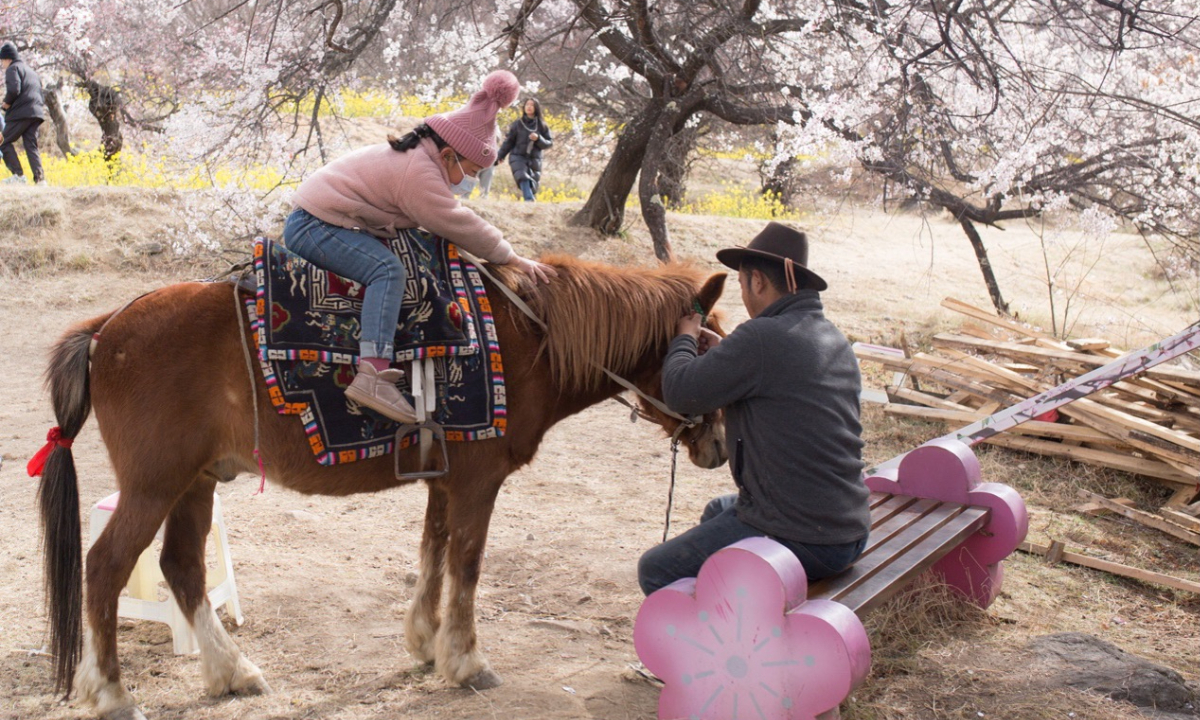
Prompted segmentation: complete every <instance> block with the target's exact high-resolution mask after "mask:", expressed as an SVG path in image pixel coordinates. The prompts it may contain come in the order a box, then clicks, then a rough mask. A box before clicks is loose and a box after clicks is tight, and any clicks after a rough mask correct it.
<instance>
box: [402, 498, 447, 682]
mask: <svg viewBox="0 0 1200 720" xmlns="http://www.w3.org/2000/svg"><path fill="white" fill-rule="evenodd" d="M448 502H449V496H448V495H447V494H446V489H445V487H443V486H442V485H441V483H436V482H430V483H429V501H428V503H427V504H426V505H425V531H424V535H423V536H422V537H421V572H420V574H419V575H418V577H417V593H416V597H414V598H413V602H412V605H411V606H410V607H409V609H408V615H407V616H405V618H404V640H405V644H406V645H407V646H408V651H409V652H410V653H412V655H413V657H415V658H416V659H417V660H419V661H420V662H424V663H429V662H433V660H434V654H435V653H434V638H435V637H437V632H438V626H439V624H440V619H439V615H438V609H439V606H440V605H441V603H442V580H443V578H444V576H445V575H444V574H445V570H446V543H447V541H448V540H449V532H448V529H447V526H446V508H447V504H448Z"/></svg>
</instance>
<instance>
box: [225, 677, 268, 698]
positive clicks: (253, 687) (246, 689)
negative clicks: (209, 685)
mask: <svg viewBox="0 0 1200 720" xmlns="http://www.w3.org/2000/svg"><path fill="white" fill-rule="evenodd" d="M230 692H232V693H233V694H234V695H237V696H238V697H254V696H256V695H270V694H271V692H272V690H271V686H270V685H268V684H267V681H266V680H264V679H263V678H261V677H259V678H256V679H254V680H253V681H251V682H248V683H246V684H244V685H242V686H241V687H236V688H231V689H230Z"/></svg>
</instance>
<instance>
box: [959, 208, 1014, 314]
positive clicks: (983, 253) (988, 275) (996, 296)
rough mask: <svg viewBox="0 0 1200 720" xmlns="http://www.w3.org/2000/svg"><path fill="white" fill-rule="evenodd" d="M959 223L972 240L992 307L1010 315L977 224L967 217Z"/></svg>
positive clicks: (960, 219)
mask: <svg viewBox="0 0 1200 720" xmlns="http://www.w3.org/2000/svg"><path fill="white" fill-rule="evenodd" d="M958 223H959V225H962V229H963V232H965V233H966V234H967V239H968V240H970V241H971V247H972V248H974V250H975V260H976V261H977V262H978V263H979V270H980V272H982V273H983V283H984V285H987V289H988V295H990V296H991V298H992V307H994V308H996V312H998V313H1000V314H1001V315H1003V316H1005V317H1010V315H1009V312H1008V303H1006V302H1004V298H1003V297H1002V296H1001V295H1000V285H999V284H998V283H997V282H996V275H995V273H993V272H992V263H991V261H990V260H988V255H987V248H985V247H984V246H983V238H981V237H980V236H979V231H978V230H976V229H975V225H974V224H973V223H972V222H971V221H970V220H968V219H967V218H965V217H962V218H959V219H958Z"/></svg>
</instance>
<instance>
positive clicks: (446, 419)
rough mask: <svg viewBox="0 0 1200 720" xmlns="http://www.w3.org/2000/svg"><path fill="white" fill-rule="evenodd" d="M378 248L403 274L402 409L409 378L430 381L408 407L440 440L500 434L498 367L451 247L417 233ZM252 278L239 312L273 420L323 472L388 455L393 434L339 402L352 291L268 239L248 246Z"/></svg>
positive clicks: (354, 319)
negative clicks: (420, 413)
mask: <svg viewBox="0 0 1200 720" xmlns="http://www.w3.org/2000/svg"><path fill="white" fill-rule="evenodd" d="M389 245H390V247H391V249H392V251H393V252H395V253H396V255H397V256H399V257H400V259H401V260H402V261H403V263H404V266H405V269H406V270H407V271H408V281H407V283H406V287H405V292H404V301H403V304H402V305H401V310H400V322H399V324H398V325H397V328H396V340H395V347H396V358H395V361H396V362H397V363H399V364H400V366H401V367H402V368H404V370H405V379H404V382H403V383H402V385H401V388H400V389H401V390H402V391H403V392H405V393H406V394H408V395H409V396H410V398H411V393H412V378H413V375H414V370H416V371H417V372H420V373H421V374H422V375H423V376H424V377H432V378H433V379H434V382H433V387H432V388H427V389H425V390H424V392H425V395H424V396H423V397H421V398H419V399H417V400H418V401H420V402H421V403H422V404H424V405H425V407H426V408H429V411H428V413H427V416H428V419H430V420H433V421H435V422H438V423H440V424H441V425H442V427H443V428H444V429H445V430H446V439H447V440H448V441H468V440H478V439H484V438H491V437H499V436H500V435H503V434H504V429H505V420H506V413H505V397H504V367H503V360H502V358H501V355H500V346H499V343H498V341H497V336H496V328H495V324H494V322H493V320H492V315H491V311H490V306H489V304H488V299H487V295H486V292H485V290H484V286H483V281H482V279H481V277H480V274H479V271H478V270H477V269H476V268H475V266H474V265H472V264H471V263H470V262H469V261H467V260H466V259H465V258H462V257H461V256H460V255H459V254H458V249H457V248H456V247H455V246H454V245H453V244H452V243H449V242H447V241H446V240H444V239H443V238H440V237H437V236H434V235H431V234H429V233H426V232H423V231H420V230H407V231H404V232H402V233H401V234H400V235H399V236H397V237H396V238H393V239H392V240H390V241H389ZM254 269H255V275H256V286H257V290H256V298H255V299H254V300H253V301H248V302H247V304H246V306H247V308H246V309H247V312H248V314H249V316H250V322H251V325H252V327H253V328H254V330H255V333H256V337H257V340H258V349H259V361H260V363H261V365H262V370H263V375H264V377H265V378H266V382H267V389H268V392H269V393H270V396H271V402H272V403H273V404H274V406H275V408H276V410H277V411H278V412H279V413H281V414H285V415H298V416H299V417H300V420H301V421H302V422H303V423H304V428H305V431H306V433H307V434H308V442H309V445H310V446H311V447H312V450H313V454H314V455H315V456H316V459H317V462H319V463H321V464H322V465H335V464H338V463H346V462H353V461H355V460H359V459H362V458H370V457H377V456H380V455H387V454H390V453H391V452H392V451H393V450H394V449H395V448H394V444H395V440H396V438H395V434H396V430H397V428H398V424H397V423H395V422H393V421H392V420H390V419H388V418H386V417H384V416H382V415H380V414H378V413H376V412H374V411H373V410H371V409H369V408H366V407H363V406H360V405H359V404H358V403H356V402H354V401H353V400H349V399H347V398H346V396H345V390H346V387H347V386H348V385H349V384H350V382H351V381H352V380H353V379H354V374H355V368H356V366H357V363H358V337H359V316H360V314H361V312H362V294H363V286H362V285H361V284H359V283H357V282H354V281H353V280H349V279H347V278H343V277H340V276H338V275H335V274H334V273H331V272H329V271H327V270H324V269H321V268H319V267H317V266H315V265H313V264H311V263H309V262H308V261H307V260H304V259H303V258H301V257H300V256H298V255H296V254H295V253H292V252H291V251H289V250H288V249H287V248H285V247H284V246H283V244H282V243H278V242H274V241H272V240H270V239H267V238H258V239H257V240H255V243H254ZM408 361H421V362H422V363H423V364H428V365H429V366H431V368H432V369H431V370H430V369H429V368H425V369H423V370H422V369H420V368H417V367H416V365H415V364H408ZM415 404H416V403H415V402H414V405H415ZM414 436H415V433H414V434H413V435H411V436H409V437H407V438H403V439H402V440H401V446H402V447H406V446H407V445H408V444H409V443H410V442H411V441H412V438H413V437H414Z"/></svg>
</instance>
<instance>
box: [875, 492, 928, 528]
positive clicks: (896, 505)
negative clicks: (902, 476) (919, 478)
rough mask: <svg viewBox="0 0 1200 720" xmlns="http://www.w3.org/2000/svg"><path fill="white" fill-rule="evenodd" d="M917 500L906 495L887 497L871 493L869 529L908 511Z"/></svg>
mask: <svg viewBox="0 0 1200 720" xmlns="http://www.w3.org/2000/svg"><path fill="white" fill-rule="evenodd" d="M917 500H918V498H915V497H910V496H908V495H888V494H886V493H871V527H872V528H874V527H875V526H876V525H879V524H880V523H881V522H884V521H886V520H888V519H889V518H891V517H894V516H895V515H896V513H899V512H901V511H903V510H906V509H908V508H909V507H910V506H912V505H913V504H914V503H916V502H917Z"/></svg>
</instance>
